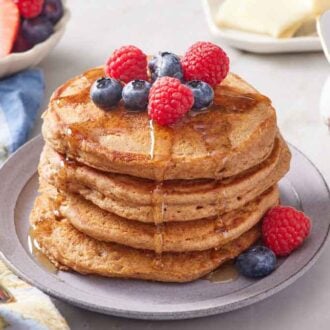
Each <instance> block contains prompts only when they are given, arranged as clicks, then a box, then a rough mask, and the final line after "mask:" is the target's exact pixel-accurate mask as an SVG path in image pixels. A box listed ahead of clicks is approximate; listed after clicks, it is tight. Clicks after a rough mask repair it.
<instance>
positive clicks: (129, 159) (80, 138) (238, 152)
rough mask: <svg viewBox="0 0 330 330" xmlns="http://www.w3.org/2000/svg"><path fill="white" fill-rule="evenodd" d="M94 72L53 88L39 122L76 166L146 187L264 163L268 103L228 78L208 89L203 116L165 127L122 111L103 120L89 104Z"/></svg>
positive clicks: (270, 138) (269, 133)
mask: <svg viewBox="0 0 330 330" xmlns="http://www.w3.org/2000/svg"><path fill="white" fill-rule="evenodd" d="M101 76H103V69H101V68H96V69H91V70H89V71H87V72H86V73H85V74H83V75H81V76H79V77H76V78H73V79H72V80H70V81H68V82H67V83H65V84H64V85H62V86H61V87H59V88H58V89H57V90H56V91H55V93H54V94H53V96H52V99H51V102H50V104H49V108H48V110H47V111H46V112H45V114H44V125H43V135H44V137H45V139H46V141H47V142H48V143H49V144H50V145H51V146H52V147H53V148H54V149H55V150H56V151H58V152H60V153H62V154H65V155H67V156H68V157H69V158H72V159H75V160H77V161H79V162H81V163H83V164H86V165H89V166H91V167H94V168H97V169H100V170H103V171H106V172H114V173H122V174H129V175H133V176H136V177H142V178H148V179H152V180H158V181H161V180H171V179H199V178H212V179H214V178H215V179H222V178H226V177H229V176H233V175H236V174H238V173H240V172H242V171H244V170H246V169H248V168H251V167H253V166H255V165H257V164H259V163H260V162H262V160H264V159H265V158H266V157H267V156H268V155H269V153H270V152H271V150H272V148H273V143H274V139H275V136H276V134H277V128H276V115H275V111H274V109H273V108H272V106H271V103H270V101H269V99H268V98H266V97H265V96H262V95H261V94H259V93H258V92H257V91H256V90H255V89H254V88H253V87H251V86H250V85H249V84H247V83H246V82H245V81H243V80H242V79H241V78H239V77H238V76H236V75H234V74H229V75H228V77H227V78H226V79H225V80H224V81H223V82H222V83H221V84H220V85H219V86H217V87H216V88H215V98H214V104H213V106H211V107H210V108H209V111H206V112H204V113H199V114H198V115H197V114H195V115H193V112H190V113H189V114H188V115H186V117H185V118H183V119H182V120H181V121H179V122H178V123H176V124H175V125H173V126H170V127H160V126H158V125H157V124H156V123H154V122H151V121H150V120H149V118H148V114H147V112H146V111H145V112H140V113H130V112H129V111H127V110H126V109H125V108H124V106H123V105H122V104H119V105H118V106H117V107H116V108H114V109H113V111H109V112H105V111H103V110H101V109H99V108H98V107H96V106H95V105H94V103H93V102H92V101H91V99H90V96H89V91H90V87H91V84H92V83H93V82H94V81H95V80H96V79H97V78H99V77H101Z"/></svg>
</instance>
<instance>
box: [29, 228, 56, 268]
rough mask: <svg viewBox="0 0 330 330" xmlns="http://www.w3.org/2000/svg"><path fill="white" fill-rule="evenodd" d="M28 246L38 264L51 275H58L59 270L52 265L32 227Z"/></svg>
mask: <svg viewBox="0 0 330 330" xmlns="http://www.w3.org/2000/svg"><path fill="white" fill-rule="evenodd" d="M28 246H29V250H30V253H31V254H32V255H33V256H34V258H35V259H36V260H37V262H38V263H39V264H40V265H41V266H42V267H43V268H45V269H46V270H48V271H49V272H51V273H57V268H56V267H55V266H54V265H53V264H52V263H51V261H50V260H49V259H48V257H47V256H46V255H45V254H44V253H43V252H42V250H41V248H40V246H39V244H38V242H37V240H36V238H35V234H34V228H33V227H30V230H29V236H28Z"/></svg>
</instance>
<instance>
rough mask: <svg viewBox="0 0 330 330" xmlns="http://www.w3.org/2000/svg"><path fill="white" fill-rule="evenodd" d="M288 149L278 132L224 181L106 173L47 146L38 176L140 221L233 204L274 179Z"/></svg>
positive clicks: (183, 217)
mask: <svg viewBox="0 0 330 330" xmlns="http://www.w3.org/2000/svg"><path fill="white" fill-rule="evenodd" d="M290 157H291V155H290V152H289V150H288V147H287V145H286V143H285V142H284V141H283V140H282V138H281V137H278V138H276V140H275V144H274V148H273V150H272V153H271V155H270V156H269V157H268V158H267V159H266V160H265V161H264V162H263V163H262V164H259V165H258V166H256V167H254V168H253V169H251V170H249V171H248V172H245V173H242V174H241V175H238V176H235V177H234V178H230V179H227V180H225V181H223V180H222V181H220V182H215V181H214V180H193V181H185V180H179V181H178V180H174V181H165V182H164V183H163V184H162V186H161V190H159V189H157V188H158V187H157V184H155V182H153V181H150V180H144V179H139V178H135V177H131V176H127V175H119V174H113V173H105V172H101V171H98V170H95V169H92V168H90V167H88V166H85V165H82V164H80V163H77V162H74V161H65V158H64V157H63V156H61V155H59V154H58V153H56V152H54V151H53V150H52V149H51V148H49V147H48V146H46V147H45V149H44V152H43V154H42V156H41V161H40V166H39V173H40V176H41V177H42V178H43V180H45V181H47V182H49V183H50V184H52V185H54V186H56V187H57V188H59V189H60V190H61V191H64V192H66V191H68V192H72V193H77V194H80V195H81V196H83V197H84V198H85V199H87V200H89V201H91V202H93V203H94V204H95V205H97V206H99V207H100V208H102V209H104V210H106V211H109V212H111V213H114V214H116V215H118V216H121V217H123V218H126V219H132V220H139V221H142V222H157V216H158V220H159V214H160V213H161V214H162V219H161V222H169V221H189V220H196V219H202V218H208V217H213V216H217V215H219V214H222V213H225V212H230V211H232V210H235V209H238V208H240V207H242V206H243V205H245V204H246V203H248V202H249V201H251V200H253V199H255V198H257V196H259V195H260V194H262V193H263V192H264V191H266V190H267V189H269V188H270V187H271V186H273V185H275V184H276V183H277V182H278V181H279V179H281V178H282V177H283V176H284V174H285V173H286V172H287V171H288V169H289V163H290Z"/></svg>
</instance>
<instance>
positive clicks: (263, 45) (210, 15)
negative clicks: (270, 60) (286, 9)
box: [202, 0, 322, 53]
mask: <svg viewBox="0 0 330 330" xmlns="http://www.w3.org/2000/svg"><path fill="white" fill-rule="evenodd" d="M202 1H203V7H204V11H205V15H206V20H207V23H208V26H209V29H210V31H211V33H212V34H213V36H214V38H215V39H219V40H221V41H225V42H226V43H227V44H228V45H230V46H232V47H235V48H238V49H241V50H245V51H248V52H253V53H295V52H311V51H320V50H322V46H321V42H320V39H319V37H318V36H317V35H315V36H306V37H294V38H288V39H277V38H272V37H270V36H266V35H262V34H260V35H259V34H256V33H250V32H244V31H239V30H234V29H227V28H220V27H219V26H218V25H217V24H216V19H215V16H216V14H217V12H218V10H219V6H220V4H221V3H222V2H223V1H224V0H202Z"/></svg>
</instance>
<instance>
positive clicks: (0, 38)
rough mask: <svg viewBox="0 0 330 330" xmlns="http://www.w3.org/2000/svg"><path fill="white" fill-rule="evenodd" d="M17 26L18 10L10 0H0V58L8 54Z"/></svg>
mask: <svg viewBox="0 0 330 330" xmlns="http://www.w3.org/2000/svg"><path fill="white" fill-rule="evenodd" d="M18 27H19V12H18V9H17V6H16V5H15V4H14V3H13V1H12V0H0V58H1V57H4V56H6V55H8V54H9V53H10V51H11V50H12V48H13V44H14V41H15V38H16V35H17V31H18Z"/></svg>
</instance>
